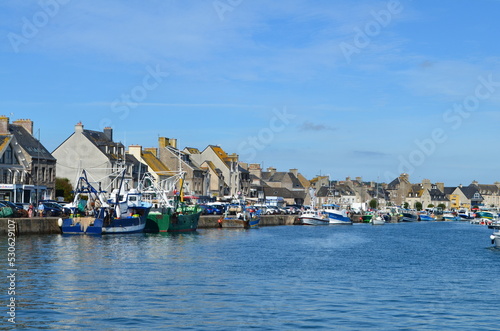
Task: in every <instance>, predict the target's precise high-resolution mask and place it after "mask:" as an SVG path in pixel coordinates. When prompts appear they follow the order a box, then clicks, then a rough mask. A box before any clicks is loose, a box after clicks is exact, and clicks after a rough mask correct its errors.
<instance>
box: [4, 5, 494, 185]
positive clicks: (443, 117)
mask: <svg viewBox="0 0 500 331" xmlns="http://www.w3.org/2000/svg"><path fill="white" fill-rule="evenodd" d="M499 12H500V1H495V0H476V1H470V0H469V1H463V0H441V1H430V0H419V1H411V0H387V1H363V0H360V1H355V2H354V1H347V0H315V1H312V0H309V1H306V0H283V1H262V0H252V1H250V0H196V1H195V0H141V1H139V0H135V1H134V0H120V1H118V0H109V1H105V2H103V1H94V0H41V1H18V0H3V1H2V3H1V4H0V34H1V35H2V39H1V42H0V61H1V67H0V77H1V89H0V107H1V111H0V115H7V116H9V117H10V118H11V121H13V120H16V119H24V118H29V119H32V120H33V121H34V125H35V135H36V136H37V137H40V140H41V142H42V143H43V144H44V145H45V147H46V148H47V149H48V150H49V151H53V150H54V149H55V148H57V146H59V145H60V144H61V143H62V142H64V140H65V139H66V138H68V137H69V136H70V135H71V134H72V133H73V132H74V125H75V124H77V123H78V122H82V123H83V124H84V127H85V129H89V130H97V131H101V130H102V129H103V128H104V127H106V126H111V127H112V128H113V131H114V140H115V141H120V142H122V143H123V144H125V145H127V146H128V145H141V146H143V147H157V145H158V137H169V138H176V139H178V142H179V147H180V148H184V147H196V148H198V149H200V150H203V149H205V148H206V147H207V146H208V145H219V146H221V147H222V148H223V149H224V150H225V151H226V152H228V153H237V154H238V155H239V156H240V161H242V162H248V163H259V164H261V165H262V166H263V167H264V168H268V167H275V168H277V169H278V170H279V171H287V170H288V169H292V168H297V169H299V171H300V172H301V173H302V174H303V175H304V176H306V177H307V178H309V179H311V178H313V177H315V176H317V175H329V176H330V177H331V179H332V180H344V179H345V178H346V177H352V178H354V177H362V178H363V180H366V181H380V182H390V181H392V180H393V179H394V178H396V177H397V176H398V175H399V174H400V173H403V172H405V173H408V174H409V175H410V181H412V182H414V183H417V182H420V181H422V180H423V179H430V180H431V181H432V182H444V183H445V185H446V186H453V185H459V184H464V185H468V184H470V183H471V182H472V181H473V180H477V181H478V182H480V183H482V184H492V183H494V182H496V181H500V173H499V172H498V165H499V164H500V153H498V147H497V144H498V141H499V130H498V128H497V125H498V122H499V120H500V112H499V106H500V44H499V43H498V31H500V20H498V13H499Z"/></svg>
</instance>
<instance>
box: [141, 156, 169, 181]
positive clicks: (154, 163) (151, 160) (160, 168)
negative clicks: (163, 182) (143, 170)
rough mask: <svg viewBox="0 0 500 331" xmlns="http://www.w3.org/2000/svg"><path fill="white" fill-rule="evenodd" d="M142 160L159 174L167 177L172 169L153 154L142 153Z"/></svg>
mask: <svg viewBox="0 0 500 331" xmlns="http://www.w3.org/2000/svg"><path fill="white" fill-rule="evenodd" d="M142 159H143V160H144V161H145V162H146V164H147V165H148V166H149V167H150V168H151V169H152V170H153V171H154V172H156V173H157V174H160V175H166V172H169V171H170V169H169V168H168V167H167V166H166V165H165V164H163V162H161V161H160V160H159V159H158V158H157V157H156V156H155V155H154V154H153V153H152V152H148V151H144V152H143V153H142Z"/></svg>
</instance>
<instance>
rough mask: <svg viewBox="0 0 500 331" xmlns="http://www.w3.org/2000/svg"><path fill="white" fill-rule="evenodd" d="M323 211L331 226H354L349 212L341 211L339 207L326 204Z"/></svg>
mask: <svg viewBox="0 0 500 331" xmlns="http://www.w3.org/2000/svg"><path fill="white" fill-rule="evenodd" d="M321 211H322V212H323V214H324V215H325V216H326V217H327V218H328V223H329V224H334V225H352V220H351V218H350V217H349V215H348V213H347V210H345V209H342V210H341V209H340V206H339V205H335V204H326V205H323V209H322V210H321Z"/></svg>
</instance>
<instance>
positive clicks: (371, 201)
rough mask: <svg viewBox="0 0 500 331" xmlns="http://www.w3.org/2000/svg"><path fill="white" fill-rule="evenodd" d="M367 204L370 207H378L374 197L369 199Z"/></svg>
mask: <svg viewBox="0 0 500 331" xmlns="http://www.w3.org/2000/svg"><path fill="white" fill-rule="evenodd" d="M369 205H370V208H371V209H377V207H378V206H377V205H378V203H377V200H376V199H371V200H370V204H369Z"/></svg>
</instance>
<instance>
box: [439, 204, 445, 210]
mask: <svg viewBox="0 0 500 331" xmlns="http://www.w3.org/2000/svg"><path fill="white" fill-rule="evenodd" d="M438 208H441V209H442V210H445V209H446V205H445V204H444V203H440V204H439V205H438Z"/></svg>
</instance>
